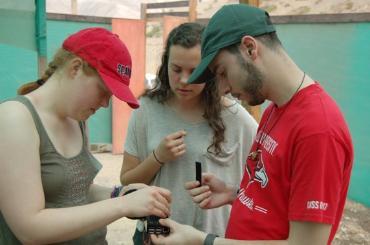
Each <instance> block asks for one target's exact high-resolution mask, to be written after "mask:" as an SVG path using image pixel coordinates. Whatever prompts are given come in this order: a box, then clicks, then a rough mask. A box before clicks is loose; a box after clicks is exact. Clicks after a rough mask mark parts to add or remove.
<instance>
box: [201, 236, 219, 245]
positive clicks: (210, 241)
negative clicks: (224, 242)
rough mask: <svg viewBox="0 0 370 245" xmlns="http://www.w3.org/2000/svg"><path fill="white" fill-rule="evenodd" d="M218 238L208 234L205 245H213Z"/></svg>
mask: <svg viewBox="0 0 370 245" xmlns="http://www.w3.org/2000/svg"><path fill="white" fill-rule="evenodd" d="M216 237H218V236H217V235H215V234H207V236H206V239H204V242H203V245H213V243H214V241H215V239H216Z"/></svg>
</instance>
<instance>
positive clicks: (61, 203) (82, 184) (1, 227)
mask: <svg viewBox="0 0 370 245" xmlns="http://www.w3.org/2000/svg"><path fill="white" fill-rule="evenodd" d="M8 101H18V102H20V103H22V104H24V105H25V106H26V107H27V108H28V110H29V111H30V113H31V115H32V118H33V121H34V123H35V125H36V129H37V132H38V134H39V136H40V160H41V179H42V185H43V189H44V193H45V208H66V207H73V206H80V205H85V204H88V203H89V200H88V190H89V186H90V184H91V183H92V181H93V179H94V178H95V176H96V175H97V173H98V172H99V170H100V169H101V167H102V166H101V164H100V163H99V162H98V160H96V159H95V158H94V156H93V155H92V154H91V153H90V152H89V150H88V146H87V136H86V132H85V127H84V123H83V122H80V128H81V132H82V135H83V147H82V150H81V151H80V153H78V154H77V155H76V156H75V157H71V158H65V157H63V156H62V155H60V154H59V153H58V152H57V151H56V149H55V147H54V145H53V143H52V142H51V141H50V139H49V136H48V134H47V132H46V130H45V128H44V126H43V124H42V122H41V119H40V117H39V115H38V113H37V111H36V110H35V108H34V107H33V105H32V104H31V102H30V101H29V100H28V99H27V98H26V97H24V96H18V97H16V98H14V99H10V100H8ZM106 233H107V228H106V227H103V228H101V229H99V230H96V231H94V232H91V233H89V234H87V235H84V236H82V237H79V238H77V239H74V240H71V241H67V242H62V243H58V244H68V245H72V244H73V245H77V244H78V245H82V244H84V245H85V244H97V245H100V244H108V243H107V241H106V240H105V236H106ZM0 244H1V245H8V244H9V245H13V244H21V243H20V241H19V240H18V239H17V238H16V237H15V236H14V234H13V233H12V232H11V230H10V229H9V227H8V225H7V224H6V223H5V220H4V217H3V215H2V214H1V212H0Z"/></svg>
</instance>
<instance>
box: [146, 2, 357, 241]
mask: <svg viewBox="0 0 370 245" xmlns="http://www.w3.org/2000/svg"><path fill="white" fill-rule="evenodd" d="M213 78H216V79H213ZM214 81H217V82H218V84H219V86H220V89H221V90H222V91H226V92H231V93H232V94H233V95H234V96H235V97H237V98H239V99H241V100H245V101H247V102H248V104H250V105H252V106H253V105H259V104H262V103H263V102H264V101H265V100H266V99H267V100H270V101H271V102H272V103H271V104H270V105H269V107H268V108H267V109H266V110H265V112H264V114H263V116H262V119H261V123H260V126H259V128H258V132H257V135H256V138H255V142H254V144H253V146H252V149H251V151H250V154H249V157H248V159H247V160H246V164H245V173H244V177H243V179H242V182H241V184H240V186H239V187H238V188H236V187H232V186H228V185H227V184H225V183H224V182H222V181H221V180H219V179H217V177H216V176H214V175H212V174H208V173H207V174H203V178H202V186H200V187H199V183H198V182H196V181H192V182H188V183H187V184H186V188H187V189H188V191H189V194H190V195H191V196H192V198H193V200H194V202H196V203H198V205H199V206H200V207H201V208H204V209H209V208H216V207H220V206H222V205H226V204H232V210H231V214H230V219H229V224H228V227H227V230H226V234H225V238H216V237H215V236H214V235H212V234H205V233H203V232H200V231H197V230H195V229H194V228H192V227H189V226H184V225H180V224H178V223H176V222H174V221H172V220H169V219H167V220H161V223H162V224H163V225H165V226H168V227H170V229H171V234H170V235H169V236H167V237H163V236H159V237H156V236H152V240H153V241H154V242H155V243H159V244H205V245H210V244H213V243H214V244H315V245H316V244H330V243H331V241H332V240H333V237H334V235H335V232H336V230H337V229H338V224H339V222H340V219H341V216H342V213H343V208H344V204H345V200H346V195H347V190H348V185H349V180H350V173H351V169H352V164H353V146H352V140H351V136H350V133H349V130H348V127H347V125H346V122H345V120H344V118H343V115H342V113H341V112H340V110H339V108H338V106H337V105H336V103H335V101H334V100H333V99H332V98H331V97H330V96H329V95H328V94H327V93H326V92H325V91H324V90H323V88H322V87H321V86H320V85H319V84H318V83H317V82H315V81H314V80H313V79H312V78H310V77H309V76H308V75H306V74H305V72H303V71H302V70H301V69H300V68H299V67H298V66H297V65H296V64H295V63H294V61H293V60H292V59H291V58H290V57H289V56H288V54H287V53H286V52H285V50H284V48H283V47H282V45H281V43H280V41H279V39H278V37H277V35H276V31H275V28H274V26H273V25H272V23H271V21H270V18H269V15H268V13H267V12H265V11H263V10H261V9H259V8H255V7H250V6H248V5H244V4H241V5H238V4H235V5H227V6H224V7H222V8H221V9H220V10H219V11H218V12H217V13H216V14H215V15H214V16H213V17H212V18H211V19H210V21H209V23H208V26H207V27H206V29H205V31H204V33H203V35H202V61H201V63H200V64H199V65H198V66H197V68H196V69H195V70H194V71H193V73H192V75H191V77H190V78H189V81H188V82H189V83H201V82H214ZM240 240H243V241H240Z"/></svg>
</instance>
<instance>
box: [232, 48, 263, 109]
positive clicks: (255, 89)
mask: <svg viewBox="0 0 370 245" xmlns="http://www.w3.org/2000/svg"><path fill="white" fill-rule="evenodd" d="M237 58H238V63H239V66H240V68H241V69H242V71H243V73H244V75H243V77H245V79H244V80H243V82H242V89H243V92H244V93H246V94H248V96H249V98H251V99H250V100H248V101H247V102H248V104H249V105H251V106H255V105H261V104H262V103H263V102H265V98H264V97H263V95H262V94H261V92H260V91H261V89H262V84H263V82H262V78H263V75H262V73H261V71H260V70H258V69H257V67H255V66H254V65H253V64H252V63H251V62H248V61H247V60H245V59H244V57H243V56H242V54H241V53H240V52H239V54H237Z"/></svg>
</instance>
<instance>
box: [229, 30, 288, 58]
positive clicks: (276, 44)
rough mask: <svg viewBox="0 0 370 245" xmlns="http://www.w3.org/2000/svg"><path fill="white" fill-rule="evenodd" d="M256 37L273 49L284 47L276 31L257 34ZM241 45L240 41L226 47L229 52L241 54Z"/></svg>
mask: <svg viewBox="0 0 370 245" xmlns="http://www.w3.org/2000/svg"><path fill="white" fill-rule="evenodd" d="M254 38H255V39H257V40H258V41H260V42H261V43H263V44H264V45H265V46H266V47H268V48H269V49H271V50H274V51H275V50H278V48H281V47H282V44H281V42H280V39H279V37H278V36H277V34H276V32H270V33H266V34H262V35H259V36H255V37H254ZM239 46H240V43H235V44H233V45H230V46H228V47H226V48H225V50H227V51H228V52H230V53H232V54H239Z"/></svg>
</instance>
